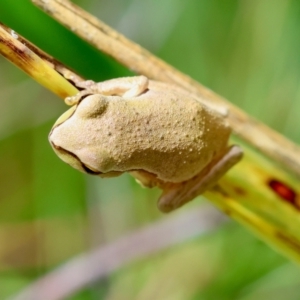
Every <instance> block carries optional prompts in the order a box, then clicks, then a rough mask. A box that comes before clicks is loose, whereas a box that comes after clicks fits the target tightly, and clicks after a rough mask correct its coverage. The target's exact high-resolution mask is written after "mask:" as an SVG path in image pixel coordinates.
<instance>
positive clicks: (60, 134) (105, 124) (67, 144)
mask: <svg viewBox="0 0 300 300" xmlns="http://www.w3.org/2000/svg"><path fill="white" fill-rule="evenodd" d="M77 86H78V87H81V88H84V90H82V91H81V92H80V93H79V94H77V95H76V96H74V97H70V98H67V99H66V102H68V103H71V104H76V105H74V106H73V107H72V108H70V109H69V110H68V111H67V112H65V113H64V114H63V115H62V116H61V117H60V118H59V119H58V120H57V122H56V123H55V124H54V126H53V128H52V130H51V132H50V135H49V140H50V143H51V145H52V147H53V149H54V151H55V152H56V153H57V155H58V156H59V157H60V158H61V159H62V160H63V161H65V162H66V163H68V164H69V165H71V166H72V167H74V168H76V169H78V170H80V171H82V172H85V173H89V174H94V175H98V176H100V177H112V176H118V175H120V174H122V173H124V172H130V174H131V175H133V176H134V177H135V178H136V179H137V180H138V182H139V183H141V184H142V185H143V186H146V187H154V186H157V187H159V188H161V189H162V190H163V193H162V195H161V197H160V198H159V200H158V207H159V209H160V210H161V211H163V212H169V211H171V210H173V209H175V208H177V207H180V206H181V205H183V204H184V203H186V202H188V201H190V200H192V199H193V198H194V197H196V196H197V195H199V194H202V193H203V192H204V191H205V190H206V189H208V188H210V187H212V186H213V185H215V184H216V182H217V181H218V179H219V178H220V177H222V176H223V175H224V174H225V173H226V171H227V170H228V169H230V168H231V167H232V166H233V165H234V164H235V163H236V162H237V161H238V160H239V159H240V158H241V156H242V151H241V149H240V148H239V147H238V146H232V147H228V145H227V144H228V139H229V135H230V132H231V130H230V128H229V126H228V124H227V121H226V117H225V115H224V110H223V112H222V110H221V111H218V110H216V109H215V108H214V107H213V108H210V107H209V103H207V102H205V100H204V99H200V98H198V97H196V96H194V95H193V94H191V93H189V92H186V91H185V90H183V89H181V88H178V87H176V86H173V85H170V84H166V83H161V82H156V81H152V80H148V79H147V78H146V77H145V76H136V77H126V78H118V79H112V80H108V81H104V82H100V83H94V82H93V81H84V82H81V83H78V84H77Z"/></svg>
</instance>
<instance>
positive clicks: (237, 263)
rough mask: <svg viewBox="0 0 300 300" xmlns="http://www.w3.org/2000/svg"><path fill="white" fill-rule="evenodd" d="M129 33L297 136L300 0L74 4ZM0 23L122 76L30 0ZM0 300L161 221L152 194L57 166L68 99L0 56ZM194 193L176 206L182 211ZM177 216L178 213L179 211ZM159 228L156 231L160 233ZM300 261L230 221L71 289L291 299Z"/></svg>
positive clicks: (123, 295)
mask: <svg viewBox="0 0 300 300" xmlns="http://www.w3.org/2000/svg"><path fill="white" fill-rule="evenodd" d="M76 3H77V4H78V5H81V6H83V7H84V8H85V9H87V10H88V11H90V12H92V13H93V14H95V15H97V16H98V17H99V18H101V19H102V20H104V21H106V22H107V23H108V24H109V25H111V26H112V27H114V28H116V29H117V30H119V31H121V32H123V33H124V34H125V35H126V36H127V37H129V38H131V39H133V40H135V41H136V42H138V43H140V44H141V45H143V46H145V47H146V48H148V49H149V50H150V51H153V52H155V53H156V54H157V55H158V56H160V57H161V58H163V59H164V60H166V61H167V62H169V63H171V64H172V65H174V66H175V67H177V68H178V69H180V70H181V71H183V72H185V73H187V74H189V75H190V76H192V77H193V78H195V79H197V80H199V81H200V82H201V83H203V84H205V85H207V86H208V87H209V88H211V89H213V90H214V91H216V92H218V93H219V94H221V95H223V96H225V97H226V98H228V99H229V100H230V101H232V102H234V103H235V104H237V105H238V106H240V107H241V108H243V109H244V110H246V111H247V112H248V113H249V114H251V115H253V116H254V117H256V118H258V119H260V120H262V121H263V122H265V123H266V124H268V125H269V126H271V127H273V128H275V129H276V130H278V131H280V132H282V133H283V134H284V135H286V136H287V137H289V138H290V139H292V140H294V141H295V142H298V143H299V142H300V131H299V128H300V118H299V109H300V101H299V97H300V90H299V79H300V71H299V70H300V59H299V54H298V53H299V50H300V49H299V48H300V42H299V39H298V32H299V30H300V18H299V14H300V2H299V1H296V0H275V1H274V0H253V1H238V0H228V1H223V0H187V1H180V0H173V1H170V0H154V1H153V0H151V1H150V0H143V1H138V0H127V1H122V0H109V1H108V0H102V1H99V0H81V1H76ZM0 21H1V22H3V23H5V24H7V25H8V26H10V27H12V28H13V29H14V30H15V31H16V32H18V33H20V34H22V35H24V36H25V37H26V38H28V39H29V40H31V41H32V42H33V43H36V44H37V45H38V46H39V47H41V48H42V49H43V50H45V51H46V52H48V53H50V54H51V55H53V56H54V57H56V58H57V59H59V60H61V61H62V62H64V63H66V64H67V65H68V66H70V67H72V68H73V69H75V70H76V71H77V72H78V73H79V74H82V75H83V76H85V77H88V78H92V79H94V80H103V79H106V78H112V77H119V76H125V75H128V74H130V72H129V71H127V70H126V69H125V68H124V67H122V66H119V65H118V64H117V63H115V62H114V61H112V60H111V59H110V58H109V57H107V56H105V55H103V54H101V53H98V52H97V51H96V50H94V49H93V48H92V47H90V46H89V45H87V44H86V43H85V42H83V41H81V40H80V39H79V38H77V37H75V36H74V35H73V34H72V33H71V32H68V31H67V30H66V29H64V28H62V27H61V26H60V25H59V24H56V23H55V22H54V21H53V20H51V19H50V18H49V17H48V16H46V15H44V14H43V13H42V12H41V11H39V10H38V9H37V8H35V7H34V6H33V5H32V4H31V3H30V1H29V0H18V1H1V2H0ZM0 87H1V90H0V97H1V102H0V108H1V118H0V161H1V169H0V286H1V289H0V299H5V298H6V297H7V296H8V295H11V294H12V293H15V292H16V291H18V290H20V289H21V288H22V287H24V286H26V285H27V284H28V283H29V282H31V281H32V280H34V279H35V278H38V277H39V276H41V275H42V274H44V273H45V272H47V271H49V270H50V269H51V268H53V267H55V266H57V265H58V264H60V263H62V262H64V261H66V260H68V259H69V258H71V257H73V256H74V255H76V254H78V253H81V252H83V251H85V250H87V249H90V248H91V247H94V246H96V245H101V244H104V243H106V242H109V241H112V240H114V239H115V238H117V237H119V236H122V235H125V234H126V233H128V232H130V231H131V230H134V229H135V228H139V227H140V226H142V225H143V224H147V223H150V222H154V221H155V220H156V219H159V218H164V216H163V215H161V214H160V213H159V212H157V209H156V207H155V199H156V197H157V191H149V190H142V189H141V188H140V187H139V186H138V185H137V184H136V183H135V182H134V181H133V180H132V179H131V178H130V177H129V176H126V175H123V176H121V177H120V178H115V179H106V180H100V179H98V178H94V177H88V176H84V175H82V174H80V173H78V172H77V171H75V170H73V169H72V168H70V167H68V166H67V165H65V164H64V163H62V162H61V161H60V160H59V159H58V158H57V157H56V156H55V155H54V153H53V151H52V149H51V147H50V145H49V144H48V141H47V135H48V132H49V131H50V129H51V126H52V124H53V123H54V121H55V119H56V118H57V117H58V116H59V115H60V114H62V112H63V111H64V110H65V109H66V107H65V106H64V104H63V103H62V101H60V100H59V99H57V98H56V97H55V96H54V95H51V94H50V93H49V92H48V91H46V90H45V89H43V88H42V87H40V86H38V85H37V84H36V83H35V82H33V81H32V80H31V79H29V78H28V77H27V76H26V75H25V74H22V73H21V72H20V71H18V70H17V69H16V68H15V67H14V66H12V65H11V64H9V63H8V62H7V61H5V60H4V59H1V58H0ZM193 205H194V206H195V205H201V203H200V201H197V202H196V203H193V204H191V206H187V207H185V208H183V209H182V211H186V210H188V209H189V208H190V207H193ZM177 213H178V214H180V211H179V212H177ZM166 238H167V237H166ZM299 274H300V271H299V270H298V269H297V268H296V266H294V265H292V264H291V263H290V262H287V261H286V260H285V259H283V258H282V257H280V256H279V255H277V254H276V253H275V252H273V251H272V250H271V249H269V248H268V247H267V246H265V245H264V244H262V243H261V242H260V241H258V240H257V239H255V238H254V237H253V236H251V235H250V234H248V232H246V231H245V230H244V229H242V228H240V226H238V225H236V224H232V223H231V224H229V225H226V226H224V227H222V228H220V229H219V230H217V231H215V232H214V233H211V234H208V235H206V236H205V237H204V238H203V237H199V238H196V239H194V240H192V241H189V242H186V243H184V244H181V245H178V246H176V247H172V248H170V249H168V250H167V251H166V250H165V251H163V252H162V253H158V254H157V255H152V256H151V257H148V258H147V259H144V260H142V261H137V262H135V263H132V264H130V265H128V266H127V267H124V268H123V269H122V270H119V271H117V272H115V273H114V274H112V275H111V276H110V277H109V278H107V279H106V280H104V281H101V282H98V283H96V284H94V285H93V286H92V287H90V288H89V289H86V290H85V291H82V292H81V293H79V294H78V295H76V296H73V297H71V298H70V299H78V300H79V299H80V300H81V299H212V300H214V299H242V300H251V299H276V300H279V299H290V300H293V299H299V294H300V293H299V285H300V279H299V278H300V277H299Z"/></svg>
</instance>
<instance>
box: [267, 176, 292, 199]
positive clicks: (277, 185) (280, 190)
mask: <svg viewBox="0 0 300 300" xmlns="http://www.w3.org/2000/svg"><path fill="white" fill-rule="evenodd" d="M269 186H270V188H271V189H272V190H273V191H274V192H275V193H276V194H277V195H278V196H279V197H280V198H282V199H284V200H286V201H288V202H290V203H292V204H295V202H296V197H297V194H296V192H295V191H294V190H293V189H292V188H291V187H289V186H288V185H286V184H285V183H283V182H281V181H279V180H276V179H271V180H270V181H269Z"/></svg>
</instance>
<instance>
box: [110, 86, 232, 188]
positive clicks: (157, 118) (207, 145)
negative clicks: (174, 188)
mask: <svg viewBox="0 0 300 300" xmlns="http://www.w3.org/2000/svg"><path fill="white" fill-rule="evenodd" d="M163 86H164V85H163V84H162V85H160V86H159V87H158V89H156V86H154V87H153V88H152V87H151V85H150V89H149V90H148V91H147V92H146V93H144V94H142V95H141V96H139V97H137V98H134V99H130V100H125V101H121V102H122V104H121V103H120V102H119V103H118V104H117V103H113V102H114V101H113V102H112V103H111V105H112V107H113V106H115V109H116V110H118V113H119V114H118V116H119V118H121V119H119V118H116V119H115V124H116V126H117V125H118V124H119V126H122V128H123V130H122V131H117V132H120V134H118V136H116V137H115V143H116V144H115V145H116V147H118V148H119V149H120V152H119V154H118V155H120V157H119V158H116V161H119V162H120V163H119V164H118V165H117V166H116V167H117V169H118V170H115V171H123V170H124V171H128V170H141V169H142V170H145V171H148V172H150V173H153V174H155V175H157V177H158V178H160V179H162V180H164V181H169V182H181V181H184V180H188V179H190V178H191V177H193V176H194V175H196V174H197V173H199V172H200V171H201V170H202V169H203V168H204V167H205V166H206V165H207V164H208V163H209V162H210V161H211V159H212V157H213V156H214V155H217V154H218V153H221V152H222V151H223V150H224V149H225V147H226V146H227V141H228V138H229V135H230V128H229V127H228V125H227V122H226V121H225V120H224V118H223V117H221V116H220V115H219V114H217V113H214V112H213V111H212V110H210V109H208V108H207V107H204V106H203V105H201V104H200V103H199V102H198V101H197V100H195V99H194V98H192V97H190V95H189V94H188V93H173V92H172V91H171V92H170V91H169V90H168V89H165V90H162V89H161V87H163ZM117 102H118V101H117ZM120 104H121V107H120ZM115 109H113V108H112V109H111V112H113V111H115ZM107 113H108V116H107V117H108V119H109V118H110V117H109V112H107ZM114 116H115V113H111V117H112V118H114Z"/></svg>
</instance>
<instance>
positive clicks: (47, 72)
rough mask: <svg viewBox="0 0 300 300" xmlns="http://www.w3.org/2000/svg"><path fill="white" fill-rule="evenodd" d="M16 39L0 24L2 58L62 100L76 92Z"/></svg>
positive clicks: (13, 33)
mask: <svg viewBox="0 0 300 300" xmlns="http://www.w3.org/2000/svg"><path fill="white" fill-rule="evenodd" d="M18 39H19V35H18V34H17V33H15V32H14V31H13V30H11V29H9V28H7V27H6V26H5V25H3V24H0V53H1V54H2V55H3V56H4V57H6V58H7V59H8V60H9V61H10V62H12V63H13V64H15V65H16V66H17V67H19V68H20V69H22V70H23V71H24V72H26V73H27V74H28V75H29V76H30V77H32V78H33V79H35V80H36V81H37V82H39V83H40V84H41V85H43V86H44V87H46V88H47V89H49V90H50V91H52V92H53V93H54V94H56V95H58V96H59V97H60V98H62V99H64V98H66V97H68V96H72V95H75V94H76V93H77V92H78V90H77V89H76V88H75V87H74V86H73V85H72V84H71V83H69V82H68V81H67V80H66V79H65V78H64V77H62V76H61V75H60V74H58V73H57V72H56V71H55V70H54V69H53V67H52V66H51V63H50V62H47V61H45V60H43V59H42V58H41V57H39V56H38V55H36V54H35V53H34V52H33V51H32V50H30V49H29V48H28V47H27V46H26V45H24V44H23V43H21V42H20V41H19V40H18Z"/></svg>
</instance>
